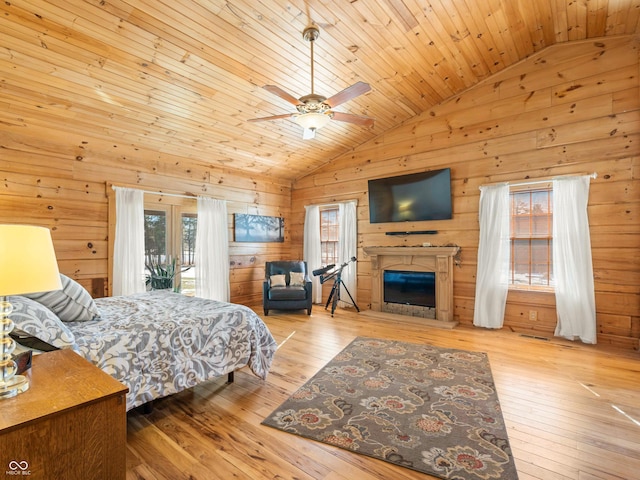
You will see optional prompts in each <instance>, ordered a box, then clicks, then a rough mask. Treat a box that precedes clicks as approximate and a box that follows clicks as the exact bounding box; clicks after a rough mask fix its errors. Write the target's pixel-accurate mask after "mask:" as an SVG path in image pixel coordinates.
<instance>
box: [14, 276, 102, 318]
mask: <svg viewBox="0 0 640 480" xmlns="http://www.w3.org/2000/svg"><path fill="white" fill-rule="evenodd" d="M60 281H61V282H62V290H53V291H51V292H43V293H31V294H28V295H24V296H25V297H27V298H30V299H32V300H35V301H36V302H38V303H41V304H42V305H44V306H45V307H47V308H49V309H50V310H51V311H52V312H53V313H55V314H56V315H57V316H58V318H59V319H60V320H62V321H63V322H81V321H86V320H93V319H94V318H96V317H97V316H98V315H99V312H98V307H97V306H96V302H95V301H94V300H93V298H92V297H91V294H90V293H89V292H87V290H86V289H85V288H84V287H83V286H82V285H80V284H79V283H78V282H76V281H75V280H73V279H71V278H69V277H67V276H66V275H63V274H60Z"/></svg>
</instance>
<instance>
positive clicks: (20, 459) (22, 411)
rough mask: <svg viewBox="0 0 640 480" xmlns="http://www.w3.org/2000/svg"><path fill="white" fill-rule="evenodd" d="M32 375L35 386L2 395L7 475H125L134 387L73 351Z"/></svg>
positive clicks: (1, 445)
mask: <svg viewBox="0 0 640 480" xmlns="http://www.w3.org/2000/svg"><path fill="white" fill-rule="evenodd" d="M26 373H27V374H28V376H29V377H30V386H29V390H27V391H26V392H24V393H21V394H19V395H18V396H16V397H13V398H8V399H4V400H0V477H1V478H29V479H33V480H36V479H43V480H59V479H65V480H72V479H78V480H88V479H93V480H117V479H124V478H125V470H126V442H127V418H126V398H125V395H126V393H127V387H125V386H124V385H122V384H121V383H120V382H118V381H117V380H115V379H114V378H113V377H111V376H109V375H108V374H106V373H104V372H103V371H102V370H100V369H99V368H97V367H96V366H94V365H92V364H91V363H89V362H88V361H87V360H85V359H84V358H82V357H80V356H79V355H78V354H76V353H74V352H72V351H70V350H57V351H54V352H48V353H43V354H41V355H36V356H34V357H33V367H32V368H31V370H30V371H28V372H26Z"/></svg>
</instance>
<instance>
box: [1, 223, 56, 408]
mask: <svg viewBox="0 0 640 480" xmlns="http://www.w3.org/2000/svg"><path fill="white" fill-rule="evenodd" d="M61 288H62V284H61V283H60V273H59V272H58V263H57V261H56V254H55V251H54V249H53V242H52V240H51V232H50V231H49V229H48V228H44V227H36V226H31V225H0V373H1V375H2V376H1V377H0V399H2V398H10V397H14V396H16V395H17V394H19V393H22V392H24V391H25V390H27V389H28V388H29V380H28V379H27V378H26V377H25V376H23V375H16V370H17V366H16V363H15V362H14V361H13V357H12V353H13V351H14V350H15V348H16V343H15V341H14V340H13V338H11V336H9V333H11V331H12V330H13V327H14V323H13V321H12V320H11V318H10V315H11V312H12V311H13V306H12V305H11V303H9V302H8V301H7V296H8V295H22V294H25V293H36V292H48V291H51V290H60V289H61Z"/></svg>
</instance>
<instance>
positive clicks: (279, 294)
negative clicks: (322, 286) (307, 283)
mask: <svg viewBox="0 0 640 480" xmlns="http://www.w3.org/2000/svg"><path fill="white" fill-rule="evenodd" d="M306 298H307V292H306V291H305V289H304V287H292V286H289V287H271V288H270V289H269V300H305V299H306Z"/></svg>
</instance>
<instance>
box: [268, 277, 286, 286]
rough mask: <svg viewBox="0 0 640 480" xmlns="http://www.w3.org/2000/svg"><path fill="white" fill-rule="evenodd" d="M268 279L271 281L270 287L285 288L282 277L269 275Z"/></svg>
mask: <svg viewBox="0 0 640 480" xmlns="http://www.w3.org/2000/svg"><path fill="white" fill-rule="evenodd" d="M269 279H270V280H271V286H272V287H286V286H287V284H286V283H285V280H284V275H271V276H270V277H269Z"/></svg>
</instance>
